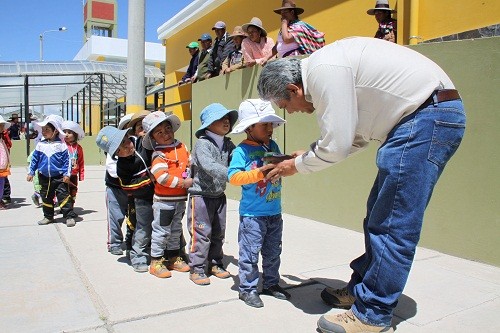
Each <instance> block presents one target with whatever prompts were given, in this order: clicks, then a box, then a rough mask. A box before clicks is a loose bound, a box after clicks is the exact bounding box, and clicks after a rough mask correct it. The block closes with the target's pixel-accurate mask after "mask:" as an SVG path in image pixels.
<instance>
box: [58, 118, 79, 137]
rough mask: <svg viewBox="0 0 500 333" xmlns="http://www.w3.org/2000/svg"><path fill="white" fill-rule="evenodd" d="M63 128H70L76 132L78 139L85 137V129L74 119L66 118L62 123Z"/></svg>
mask: <svg viewBox="0 0 500 333" xmlns="http://www.w3.org/2000/svg"><path fill="white" fill-rule="evenodd" d="M61 129H62V130H63V131H64V130H70V131H73V132H75V133H76V135H77V136H78V137H77V138H76V140H81V139H83V138H84V137H85V132H83V129H82V128H81V127H80V125H78V123H76V122H74V121H72V120H65V121H63V123H62V125H61Z"/></svg>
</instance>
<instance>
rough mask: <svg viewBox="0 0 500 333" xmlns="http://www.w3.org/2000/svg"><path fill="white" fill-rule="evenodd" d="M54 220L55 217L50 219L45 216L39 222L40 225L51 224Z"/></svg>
mask: <svg viewBox="0 0 500 333" xmlns="http://www.w3.org/2000/svg"><path fill="white" fill-rule="evenodd" d="M52 222H54V219H49V218H47V217H44V218H43V219H42V220H40V221H38V224H39V225H46V224H49V223H52Z"/></svg>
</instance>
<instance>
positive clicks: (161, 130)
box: [142, 111, 193, 278]
mask: <svg viewBox="0 0 500 333" xmlns="http://www.w3.org/2000/svg"><path fill="white" fill-rule="evenodd" d="M142 125H143V127H144V132H145V134H144V140H143V141H142V145H143V146H144V148H146V149H150V150H154V151H153V155H152V157H151V158H152V162H151V173H152V174H153V177H154V179H155V194H154V197H153V201H154V203H153V215H154V220H153V231H152V235H151V264H150V265H149V273H151V274H153V275H154V276H156V277H159V278H168V277H170V276H171V273H170V271H169V270H176V271H179V272H188V271H189V265H188V264H187V263H186V261H185V259H184V258H183V257H182V255H181V249H180V244H181V241H180V239H181V236H182V218H183V217H184V212H185V211H186V199H187V191H186V189H187V188H188V187H190V186H191V184H192V183H193V180H192V178H188V177H187V169H188V167H189V160H190V156H189V152H188V150H187V149H186V146H185V145H184V144H183V143H182V142H179V141H178V140H176V139H175V132H176V131H177V130H178V129H179V127H180V126H181V121H180V119H179V118H178V117H177V116H176V115H174V114H172V113H168V114H166V113H165V112H161V111H155V112H152V113H151V114H149V115H147V116H146V118H144V119H143V121H142ZM165 250H166V251H165ZM182 252H183V251H182ZM164 256H166V258H167V261H168V263H167V264H166V265H165V261H164Z"/></svg>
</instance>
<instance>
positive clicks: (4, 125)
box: [0, 116, 10, 130]
mask: <svg viewBox="0 0 500 333" xmlns="http://www.w3.org/2000/svg"><path fill="white" fill-rule="evenodd" d="M0 124H3V129H4V130H6V129H7V128H9V127H10V122H9V121H7V120H5V119H4V118H3V117H2V116H0Z"/></svg>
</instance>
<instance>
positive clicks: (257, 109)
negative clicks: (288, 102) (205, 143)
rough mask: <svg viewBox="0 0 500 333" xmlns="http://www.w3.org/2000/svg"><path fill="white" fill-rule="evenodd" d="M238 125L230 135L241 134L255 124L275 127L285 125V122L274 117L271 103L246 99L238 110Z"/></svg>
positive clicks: (274, 113)
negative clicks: (267, 124) (269, 124)
mask: <svg viewBox="0 0 500 333" xmlns="http://www.w3.org/2000/svg"><path fill="white" fill-rule="evenodd" d="M238 113H239V117H238V118H239V120H240V121H239V123H238V125H236V126H235V127H234V129H233V131H232V132H231V133H233V134H239V133H243V132H244V131H245V130H246V129H247V128H248V127H249V126H251V125H253V124H257V123H273V127H277V126H279V125H281V124H284V123H286V120H284V119H283V118H281V117H279V116H277V115H276V112H275V111H274V109H273V107H272V106H271V102H268V101H264V100H262V99H246V100H244V101H243V102H241V104H240V107H239V108H238Z"/></svg>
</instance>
